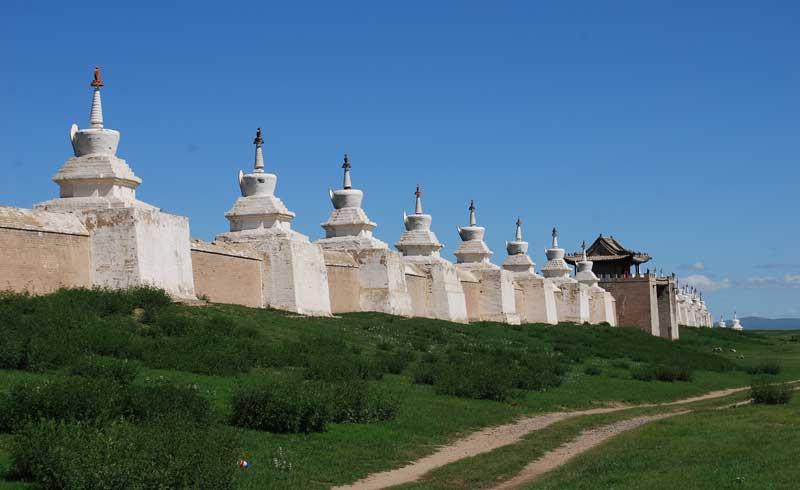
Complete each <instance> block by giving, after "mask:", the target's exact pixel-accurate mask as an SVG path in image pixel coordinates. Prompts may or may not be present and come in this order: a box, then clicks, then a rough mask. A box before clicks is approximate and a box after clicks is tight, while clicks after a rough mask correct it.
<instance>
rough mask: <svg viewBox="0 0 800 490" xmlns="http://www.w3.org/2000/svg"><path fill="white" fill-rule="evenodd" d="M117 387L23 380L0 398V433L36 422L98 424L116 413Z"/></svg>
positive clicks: (97, 382)
mask: <svg viewBox="0 0 800 490" xmlns="http://www.w3.org/2000/svg"><path fill="white" fill-rule="evenodd" d="M119 401H120V388H119V385H117V384H116V383H115V382H113V381H110V380H107V379H88V378H82V377H77V376H69V377H66V376H59V377H54V378H53V379H51V380H47V381H44V382H41V381H38V382H33V381H23V382H20V383H17V384H15V385H13V386H12V387H11V389H10V390H9V392H8V393H6V394H5V395H3V396H2V397H0V408H2V410H0V431H2V432H14V431H17V430H19V429H21V428H22V427H24V426H25V425H27V424H28V423H31V422H36V421H38V420H40V419H51V420H66V421H71V422H76V421H83V422H90V423H94V422H100V421H104V420H108V419H110V418H113V417H114V416H115V415H117V414H118V409H117V406H118V404H119Z"/></svg>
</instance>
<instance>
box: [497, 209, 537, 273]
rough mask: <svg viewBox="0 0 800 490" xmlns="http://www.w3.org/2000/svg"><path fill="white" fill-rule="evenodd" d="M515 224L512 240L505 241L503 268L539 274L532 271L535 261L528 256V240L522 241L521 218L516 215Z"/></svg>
mask: <svg viewBox="0 0 800 490" xmlns="http://www.w3.org/2000/svg"><path fill="white" fill-rule="evenodd" d="M516 224H517V231H516V233H515V234H514V240H513V241H510V242H508V241H507V242H506V252H508V257H506V260H505V262H503V269H505V270H508V271H511V272H529V273H531V274H534V275H536V276H539V274H536V272H535V271H534V267H536V263H535V262H534V261H533V260H532V259H531V258H530V257H529V256H528V242H524V241H522V220H521V219H520V218H519V217H517V223H516ZM539 277H541V276H539Z"/></svg>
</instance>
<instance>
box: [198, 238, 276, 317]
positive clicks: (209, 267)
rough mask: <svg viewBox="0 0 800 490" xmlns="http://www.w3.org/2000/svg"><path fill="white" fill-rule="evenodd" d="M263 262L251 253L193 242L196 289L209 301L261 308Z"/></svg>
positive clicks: (215, 244)
mask: <svg viewBox="0 0 800 490" xmlns="http://www.w3.org/2000/svg"><path fill="white" fill-rule="evenodd" d="M262 262H263V261H262V260H261V259H260V258H259V257H258V255H256V254H254V253H246V252H243V251H238V250H235V249H233V248H232V247H227V246H222V245H220V244H218V243H205V242H201V241H199V240H193V241H192V271H193V273H194V286H195V291H196V292H197V295H198V296H206V297H207V298H208V300H209V301H211V302H212V303H227V304H236V305H243V306H250V307H253V308H261V307H263V306H264V299H263V297H262V283H261V281H262V278H261V270H262Z"/></svg>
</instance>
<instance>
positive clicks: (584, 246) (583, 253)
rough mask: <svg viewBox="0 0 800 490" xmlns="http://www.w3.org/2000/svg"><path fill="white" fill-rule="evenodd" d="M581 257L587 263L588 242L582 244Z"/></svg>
mask: <svg viewBox="0 0 800 490" xmlns="http://www.w3.org/2000/svg"><path fill="white" fill-rule="evenodd" d="M581 255H582V256H583V261H584V262H586V240H584V241H583V242H581Z"/></svg>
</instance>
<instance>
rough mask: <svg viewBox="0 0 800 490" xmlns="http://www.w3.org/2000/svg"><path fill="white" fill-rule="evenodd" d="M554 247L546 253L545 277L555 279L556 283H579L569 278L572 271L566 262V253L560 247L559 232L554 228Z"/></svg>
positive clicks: (543, 271) (543, 270) (543, 272)
mask: <svg viewBox="0 0 800 490" xmlns="http://www.w3.org/2000/svg"><path fill="white" fill-rule="evenodd" d="M552 236H553V245H552V247H550V248H548V249H546V250H545V251H544V253H545V255H546V256H547V262H546V263H545V264H544V266H543V267H542V274H543V275H544V277H547V278H549V279H553V280H554V281H556V282H577V281H576V280H575V279H572V278H571V277H570V276H569V273H570V271H571V270H572V269H571V268H570V266H569V264H567V262H566V261H565V260H564V255H565V251H564V249H563V248H559V247H558V230H557V229H555V228H553V233H552Z"/></svg>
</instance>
